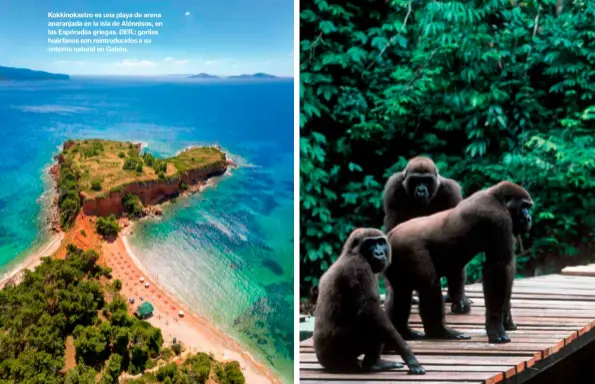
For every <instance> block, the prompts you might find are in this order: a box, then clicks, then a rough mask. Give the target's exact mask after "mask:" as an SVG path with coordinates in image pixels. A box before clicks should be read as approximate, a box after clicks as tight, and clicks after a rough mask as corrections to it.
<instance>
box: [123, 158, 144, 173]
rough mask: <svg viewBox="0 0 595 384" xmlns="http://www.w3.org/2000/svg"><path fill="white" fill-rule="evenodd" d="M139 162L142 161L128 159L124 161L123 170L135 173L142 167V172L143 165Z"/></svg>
mask: <svg viewBox="0 0 595 384" xmlns="http://www.w3.org/2000/svg"><path fill="white" fill-rule="evenodd" d="M139 160H140V159H138V158H133V157H130V158H127V159H126V160H125V161H124V165H123V166H122V169H125V170H129V171H135V170H136V169H137V167H138V166H139V165H140V167H141V171H142V166H143V165H142V163H141V162H139Z"/></svg>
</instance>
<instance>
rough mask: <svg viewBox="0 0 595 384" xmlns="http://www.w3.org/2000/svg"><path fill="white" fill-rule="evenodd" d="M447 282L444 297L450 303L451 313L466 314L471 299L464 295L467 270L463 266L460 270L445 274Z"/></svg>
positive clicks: (468, 310)
mask: <svg viewBox="0 0 595 384" xmlns="http://www.w3.org/2000/svg"><path fill="white" fill-rule="evenodd" d="M446 280H447V283H448V293H447V294H446V297H445V298H444V301H445V302H447V303H452V305H451V306H450V310H451V311H452V313H459V314H466V313H469V312H471V300H469V299H468V298H467V297H465V283H466V281H467V271H466V270H465V268H464V267H463V269H461V270H460V271H455V272H453V273H451V274H449V275H447V276H446Z"/></svg>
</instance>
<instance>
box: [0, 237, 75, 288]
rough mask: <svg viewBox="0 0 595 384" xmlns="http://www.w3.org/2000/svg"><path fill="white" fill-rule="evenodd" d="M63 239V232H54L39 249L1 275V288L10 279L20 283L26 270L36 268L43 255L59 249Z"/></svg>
mask: <svg viewBox="0 0 595 384" xmlns="http://www.w3.org/2000/svg"><path fill="white" fill-rule="evenodd" d="M63 239H64V233H63V232H59V233H55V234H53V235H52V236H51V237H50V239H49V240H48V241H47V242H46V243H44V244H43V245H42V246H41V247H39V249H38V250H37V251H35V252H33V253H31V254H30V255H29V256H27V257H26V258H25V260H24V261H23V262H21V263H20V264H18V265H15V266H14V267H13V268H11V269H10V271H8V272H7V273H5V274H4V275H3V276H0V289H1V288H3V287H4V286H5V285H6V283H7V282H8V281H10V280H13V281H14V282H15V283H18V282H19V281H20V278H21V276H22V272H23V271H24V270H26V269H28V270H30V271H32V270H33V269H35V267H37V266H38V265H39V264H41V258H42V257H46V256H51V255H53V254H54V253H55V252H56V251H57V250H58V248H60V244H62V240H63Z"/></svg>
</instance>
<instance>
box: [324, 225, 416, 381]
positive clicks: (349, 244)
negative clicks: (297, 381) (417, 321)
mask: <svg viewBox="0 0 595 384" xmlns="http://www.w3.org/2000/svg"><path fill="white" fill-rule="evenodd" d="M390 255H391V250H390V247H389V245H388V241H387V239H386V236H385V235H384V234H383V233H382V232H381V231H379V230H377V229H369V228H360V229H356V230H355V231H353V232H352V233H351V235H350V236H349V238H348V239H347V241H346V242H345V245H344V247H343V251H342V252H341V255H340V256H339V258H338V259H337V261H336V262H335V263H334V264H333V265H332V266H331V267H330V268H329V269H328V271H326V272H325V273H324V275H322V278H321V279H320V284H319V285H318V303H317V306H316V311H315V312H314V316H315V317H314V318H315V323H314V350H315V351H316V357H317V358H318V361H319V362H320V364H321V365H322V366H323V367H324V368H325V369H327V370H330V371H333V372H369V371H382V370H387V369H393V368H398V367H402V364H397V363H395V362H391V361H385V360H382V359H381V358H380V355H381V353H382V350H383V348H384V344H385V343H387V342H391V343H392V344H395V345H396V346H397V352H398V353H399V354H400V355H401V357H402V358H403V361H404V362H405V364H407V366H408V367H409V373H413V374H423V373H425V371H424V369H423V367H422V366H421V365H420V364H419V363H418V361H417V359H416V358H415V356H414V355H413V352H412V351H411V348H410V347H409V346H408V345H407V343H406V342H405V341H404V340H403V338H402V337H401V336H400V335H399V333H398V332H397V330H396V329H395V327H394V326H393V325H392V324H391V322H390V320H389V319H388V316H387V315H386V313H385V312H384V311H383V310H382V308H381V306H380V293H379V291H378V273H381V272H382V271H384V270H385V268H386V267H387V265H388V264H389V263H390V259H391V256H390ZM362 354H363V355H364V359H363V360H362V361H361V362H360V361H358V359H357V358H358V356H360V355H362Z"/></svg>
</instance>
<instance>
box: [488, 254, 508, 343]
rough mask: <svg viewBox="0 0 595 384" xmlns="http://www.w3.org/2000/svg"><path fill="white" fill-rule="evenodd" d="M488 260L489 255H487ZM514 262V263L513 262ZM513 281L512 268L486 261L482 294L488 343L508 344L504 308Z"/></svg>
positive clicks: (496, 262) (500, 263)
mask: <svg viewBox="0 0 595 384" xmlns="http://www.w3.org/2000/svg"><path fill="white" fill-rule="evenodd" d="M488 260H489V255H488ZM513 262H514V261H513ZM513 280H514V266H513V265H512V263H507V264H504V263H502V262H498V261H487V262H486V264H485V265H484V267H483V293H484V298H485V306H486V332H487V334H488V340H489V342H490V343H508V342H510V338H509V337H508V335H507V334H506V331H505V329H504V314H505V309H506V308H505V307H506V305H507V303H509V301H507V298H509V297H510V292H511V291H512V282H513Z"/></svg>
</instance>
